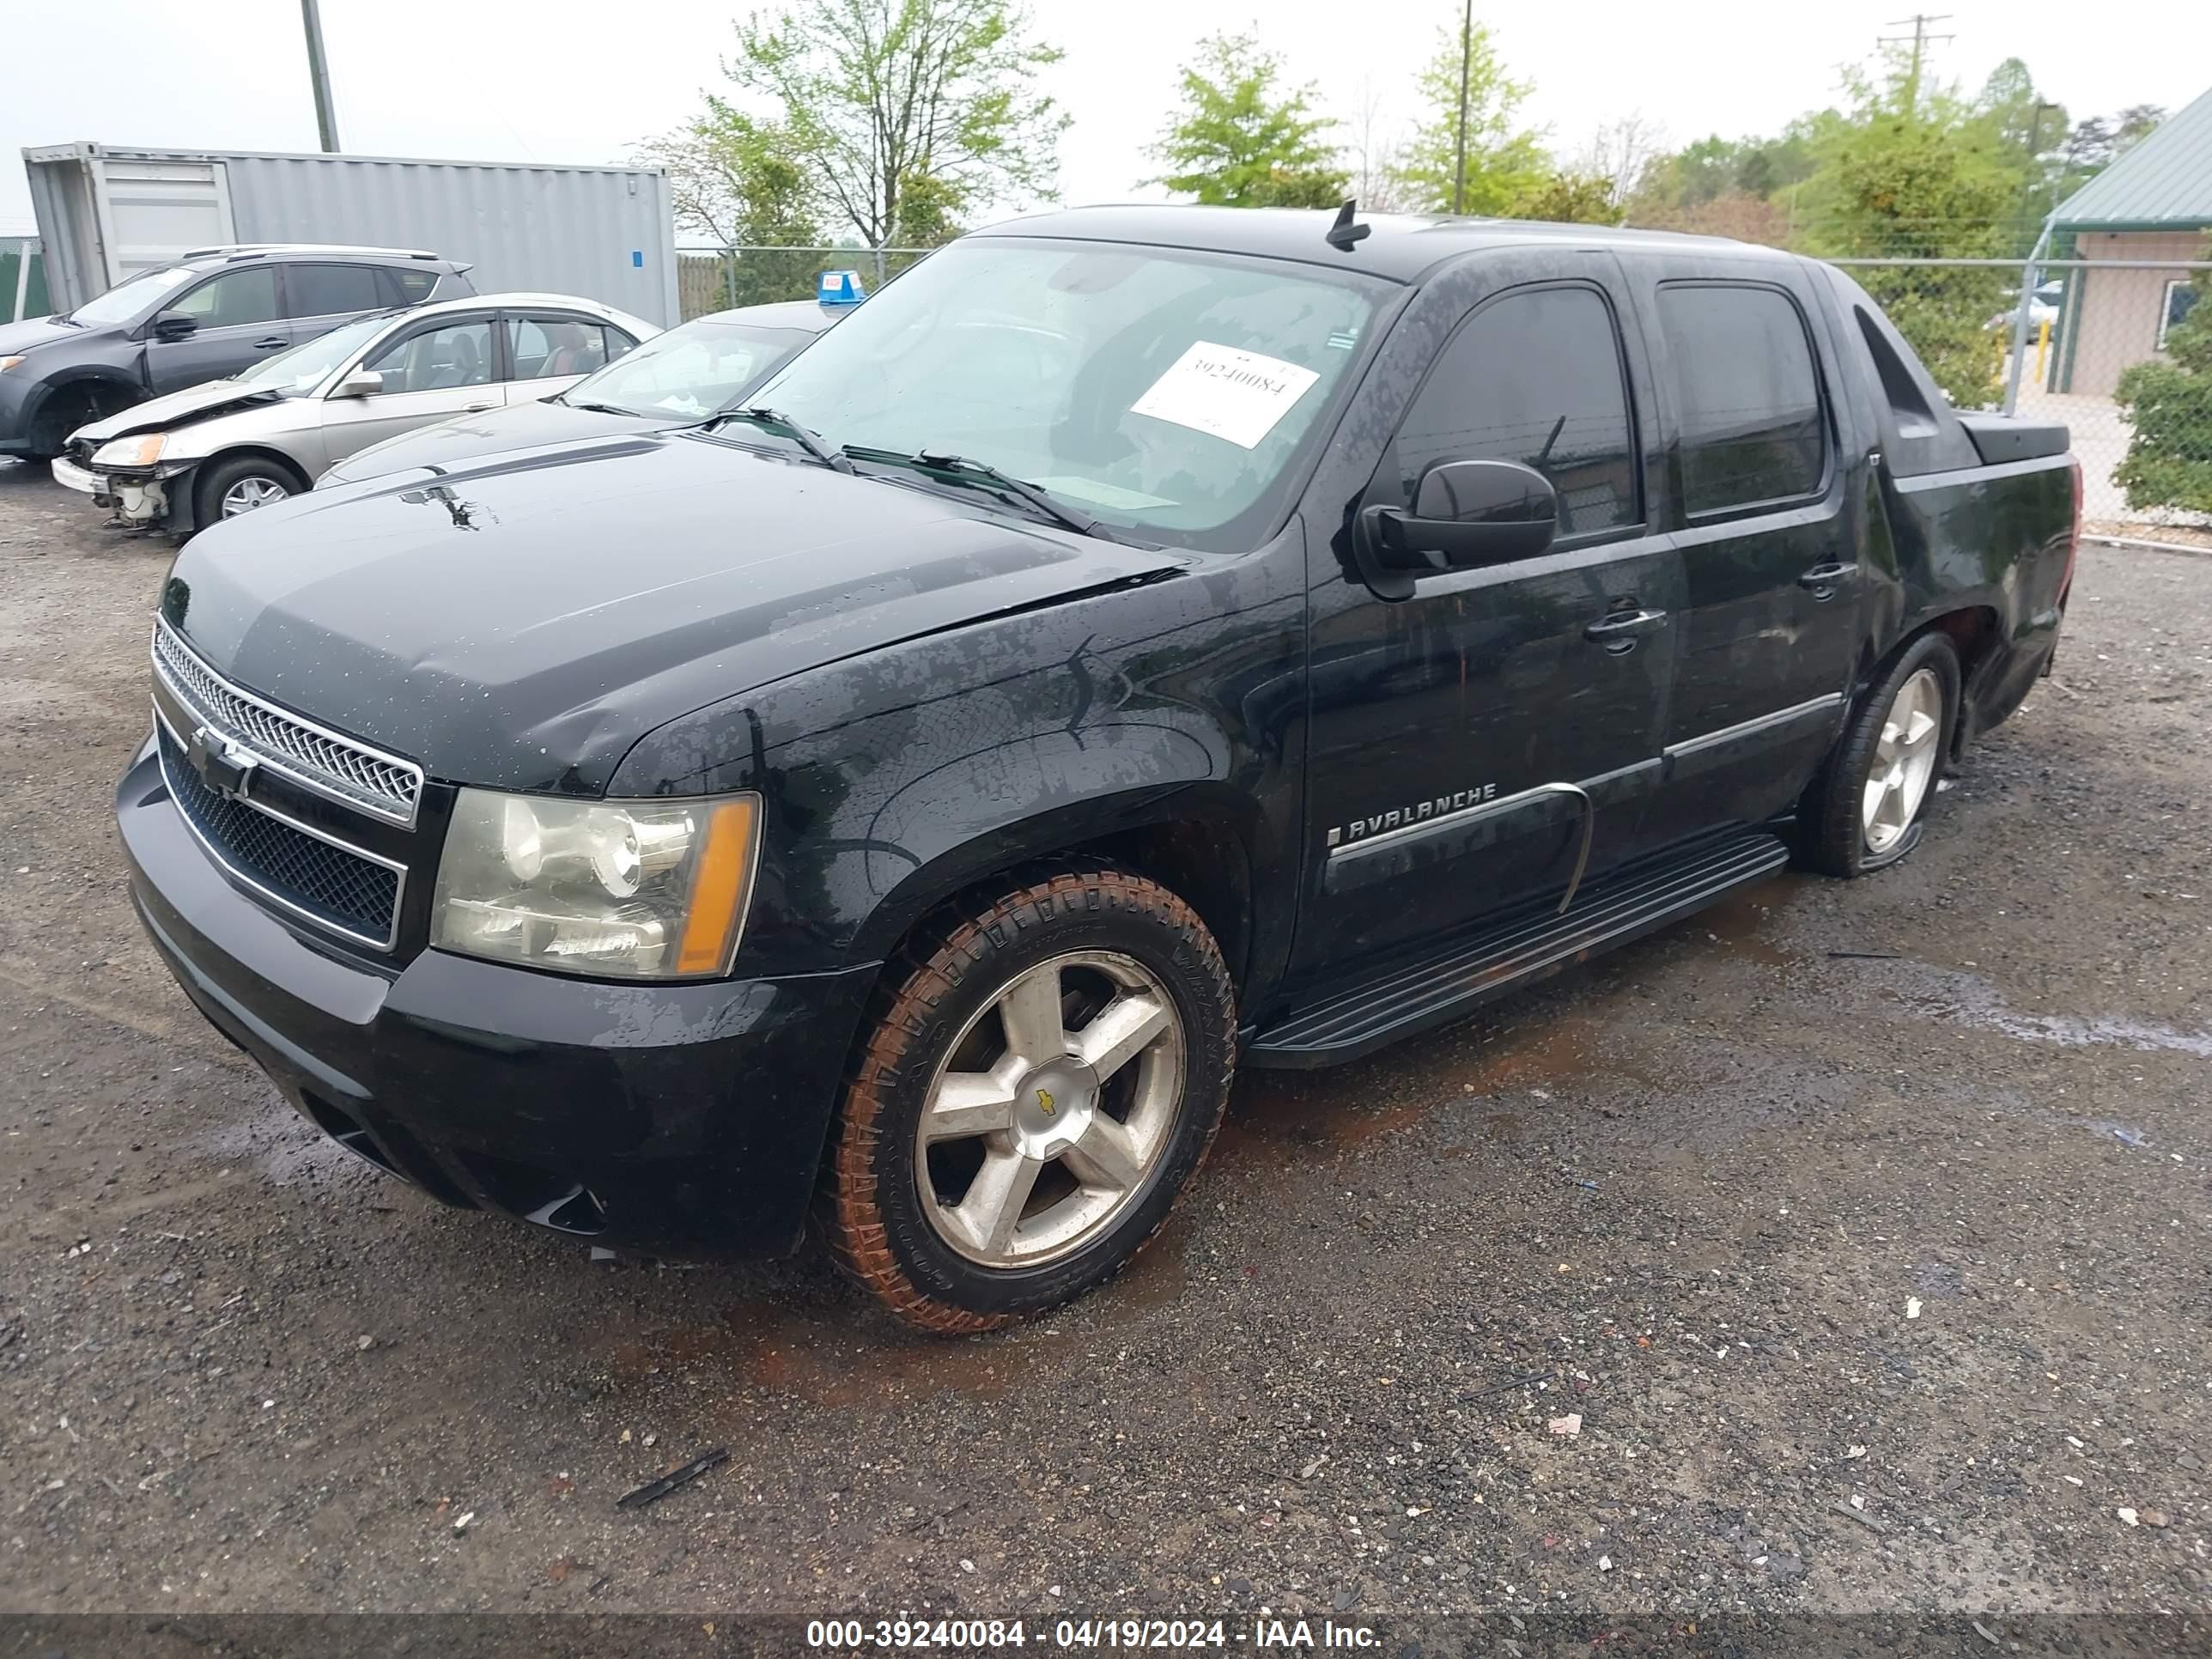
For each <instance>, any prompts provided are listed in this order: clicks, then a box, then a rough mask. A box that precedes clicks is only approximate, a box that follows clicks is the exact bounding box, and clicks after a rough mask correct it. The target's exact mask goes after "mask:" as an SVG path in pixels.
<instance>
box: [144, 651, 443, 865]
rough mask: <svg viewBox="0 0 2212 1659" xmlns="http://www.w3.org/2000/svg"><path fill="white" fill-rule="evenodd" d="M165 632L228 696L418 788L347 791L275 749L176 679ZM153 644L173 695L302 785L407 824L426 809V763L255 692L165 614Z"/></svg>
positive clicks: (158, 673)
mask: <svg viewBox="0 0 2212 1659" xmlns="http://www.w3.org/2000/svg"><path fill="white" fill-rule="evenodd" d="M164 638H166V639H167V641H168V645H169V648H170V649H172V650H174V651H177V652H179V653H181V654H183V655H184V656H185V657H186V658H188V659H190V660H191V664H192V665H193V666H194V667H195V668H196V669H197V670H198V671H199V672H201V673H203V674H204V675H206V676H207V677H208V678H209V679H210V680H212V681H214V682H215V684H216V685H218V686H220V687H221V688H222V690H224V691H225V692H226V693H228V695H229V696H234V697H235V698H237V699H238V700H239V701H240V702H243V703H246V704H247V705H249V706H250V707H252V708H258V709H259V710H260V711H261V712H262V713H263V714H266V715H268V716H269V717H270V719H271V720H276V721H278V722H280V723H282V724H283V725H286V726H295V727H297V728H298V729H299V730H301V731H302V732H308V733H311V734H312V735H313V736H314V737H317V738H321V739H322V740H323V741H324V742H325V743H329V744H336V745H337V747H338V748H341V749H344V750H350V751H351V752H352V753H354V754H356V755H360V756H362V757H365V758H367V759H369V760H372V761H375V762H377V763H380V765H384V766H388V767H390V768H392V769H393V770H394V771H397V772H399V773H401V774H403V775H405V776H406V777H408V778H410V779H411V780H412V781H413V784H414V793H413V794H412V796H411V797H410V799H407V800H406V801H404V803H403V802H401V801H399V800H398V799H392V798H390V797H380V796H378V795H376V794H375V793H373V792H371V791H369V790H367V789H363V790H360V791H358V792H355V791H349V790H347V789H345V788H343V787H340V786H338V785H337V784H334V783H332V782H331V781H330V780H329V778H328V777H327V776H322V777H319V776H317V775H315V774H314V773H313V772H310V771H307V770H305V769H303V765H302V763H301V758H300V757H298V756H296V755H288V754H286V753H284V752H283V751H282V750H276V751H272V750H271V749H270V745H269V744H266V743H264V742H260V741H258V740H257V739H256V738H254V737H253V736H252V733H250V732H241V731H240V730H239V729H238V727H237V724H236V722H234V721H232V720H226V719H224V718H223V717H222V715H221V714H217V713H216V712H215V711H214V710H211V709H210V708H206V707H204V699H202V698H200V697H197V696H193V695H192V694H191V692H189V691H187V690H185V688H184V687H183V686H181V685H179V684H178V683H177V679H176V677H175V676H174V675H173V674H172V673H171V672H170V671H169V670H168V668H167V665H165V664H164V663H163V662H162V660H161V650H162V644H161V641H163V639H164ZM149 652H150V653H151V656H152V659H153V665H154V674H155V678H157V679H159V680H160V681H161V684H163V685H164V686H166V687H167V688H168V690H169V693H170V695H171V696H173V697H175V698H176V699H177V701H178V702H181V703H182V704H184V706H185V708H189V709H191V711H192V712H193V714H196V715H197V716H198V717H199V718H200V719H201V720H204V722H205V723H206V724H208V725H210V726H214V727H215V728H216V730H217V731H219V732H222V734H223V736H225V737H226V738H231V739H232V740H233V741H234V742H236V743H238V744H240V745H241V746H243V747H245V748H246V749H249V750H252V752H253V756H254V758H255V759H256V760H258V761H261V762H264V763H266V764H267V765H268V766H269V767H270V769H273V770H275V771H278V772H282V773H283V775H285V776H286V777H288V778H289V779H291V780H292V781H294V782H295V783H296V784H298V785H299V786H300V787H301V788H303V789H307V790H310V791H312V792H313V793H315V794H318V795H320V796H322V797H323V798H324V799H327V800H333V801H336V802H337V804H338V805H341V806H350V807H352V808H354V809H355V810H356V811H362V812H368V813H370V814H372V815H374V817H380V818H386V819H388V820H389V821H391V822H392V823H398V824H401V825H404V826H405V827H406V828H409V829H412V828H413V827H414V825H415V820H416V816H417V815H418V813H419V812H420V811H421V810H422V787H423V782H424V778H423V772H422V768H421V767H420V766H417V765H416V763H414V762H413V761H410V760H408V759H406V758H405V757H403V756H399V755H394V754H391V753H389V752H387V751H386V750H381V749H378V748H376V747H374V745H373V744H366V743H363V742H362V740H361V739H360V738H350V737H348V736H346V735H345V734H344V733H343V732H333V731H331V729H330V728H329V727H328V726H321V725H318V724H317V723H316V722H315V721H313V720H309V719H307V717H306V716H305V715H302V714H294V713H293V712H292V711H291V710H290V709H289V708H280V707H279V706H278V705H276V703H273V702H270V701H269V700H268V699H267V698H266V697H263V696H257V695H256V694H255V693H253V692H251V691H248V690H246V689H245V688H244V687H243V686H240V685H237V684H234V683H233V682H232V681H230V680H228V679H227V678H224V677H223V676H222V675H221V674H218V673H217V672H216V671H215V670H214V669H212V668H210V666H208V664H207V661H206V659H204V658H203V657H202V656H201V655H200V654H199V653H198V652H197V651H195V650H193V649H192V648H191V647H190V646H189V645H187V644H185V640H184V636H183V635H180V634H179V633H178V632H177V630H176V629H173V628H172V627H170V626H169V623H168V622H167V620H166V619H164V618H158V617H157V618H156V619H155V624H154V639H153V641H152V642H151V644H150V645H149ZM171 730H172V731H173V730H174V728H173V727H172V728H171Z"/></svg>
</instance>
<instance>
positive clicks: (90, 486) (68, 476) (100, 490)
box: [54, 456, 113, 507]
mask: <svg viewBox="0 0 2212 1659" xmlns="http://www.w3.org/2000/svg"><path fill="white" fill-rule="evenodd" d="M54 482H55V483H58V484H59V485H60V486H61V487H62V488H63V489H74V490H76V492H77V494H78V495H89V496H91V497H92V499H93V501H94V503H95V504H96V505H98V506H100V507H105V506H106V505H107V504H108V502H109V501H111V500H112V499H113V498H112V496H110V495H108V493H107V480H106V479H105V478H103V477H100V474H98V473H97V472H88V471H86V470H85V469H84V468H82V467H81V466H79V465H77V464H76V462H75V461H72V460H70V459H69V458H68V457H67V456H64V457H62V458H61V459H58V460H56V461H55V463H54Z"/></svg>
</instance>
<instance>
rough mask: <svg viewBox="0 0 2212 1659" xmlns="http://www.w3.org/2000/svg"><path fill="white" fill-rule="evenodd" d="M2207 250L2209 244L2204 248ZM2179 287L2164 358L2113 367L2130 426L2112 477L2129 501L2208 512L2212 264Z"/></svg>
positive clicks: (2210, 251) (2211, 509)
mask: <svg viewBox="0 0 2212 1659" xmlns="http://www.w3.org/2000/svg"><path fill="white" fill-rule="evenodd" d="M2201 257H2203V258H2212V244H2208V245H2207V246H2206V248H2205V252H2204V253H2203V256H2201ZM2184 292H2185V293H2187V294H2189V295H2192V296H2193V297H2192V299H2191V301H2190V303H2189V313H2188V315H2186V316H2185V317H2184V318H2183V319H2181V320H2180V321H2179V322H2178V323H2176V324H2174V325H2173V326H2172V327H2171V328H2169V329H2167V330H2166V358H2167V361H2166V362H2159V361H2158V360H2157V359H2155V358H2153V359H2151V360H2150V361H2148V362H2140V363H2136V364H2134V365H2133V366H2132V367H2130V368H2128V369H2127V370H2125V371H2124V373H2123V374H2121V375H2120V385H2119V391H2118V399H2117V400H2118V404H2119V405H2120V408H2121V410H2123V411H2124V413H2125V414H2126V416H2127V417H2128V422H2129V424H2130V427H2131V428H2133V430H2132V431H2131V432H2130V435H2129V437H2128V453H2127V459H2124V460H2123V461H2122V462H2121V463H2120V465H2118V467H2117V468H2115V469H2114V470H2113V472H2112V477H2113V478H2114V479H2115V480H2117V481H2118V483H2119V485H2120V487H2121V488H2122V489H2124V490H2125V491H2126V492H2127V497H2128V505H2129V506H2130V507H2139V508H2140V507H2179V508H2182V509H2183V510H2185V511H2186V512H2191V513H2212V271H2203V270H2200V271H2198V272H2197V274H2196V275H2195V276H2192V277H2191V279H2190V283H2189V287H2188V288H2187V289H2185V290H2184Z"/></svg>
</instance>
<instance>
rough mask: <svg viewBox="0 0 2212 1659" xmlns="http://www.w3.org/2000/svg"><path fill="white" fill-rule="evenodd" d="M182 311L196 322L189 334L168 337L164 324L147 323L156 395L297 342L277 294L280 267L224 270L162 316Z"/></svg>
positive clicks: (218, 376) (149, 375) (149, 371)
mask: <svg viewBox="0 0 2212 1659" xmlns="http://www.w3.org/2000/svg"><path fill="white" fill-rule="evenodd" d="M171 312H178V313H182V314H183V315H185V316H186V317H189V318H191V319H192V321H193V324H194V325H195V326H194V327H193V329H192V331H191V333H189V334H185V335H183V336H181V337H178V338H174V339H165V338H163V337H161V334H160V333H159V332H158V331H157V330H158V325H157V324H156V323H155V321H154V320H152V319H149V320H148V321H147V324H146V382H147V384H148V385H149V386H152V387H153V389H154V395H155V397H160V396H161V394H162V393H164V392H181V391H182V390H184V388H185V387H186V386H198V385H200V384H201V383H203V382H204V381H207V380H222V378H224V377H225V376H226V375H230V374H237V373H239V372H240V370H241V369H247V368H252V367H253V365H254V364H256V363H258V362H261V361H262V360H263V359H264V358H266V357H273V356H276V354H277V353H278V352H280V351H282V350H283V349H285V348H286V347H287V346H289V345H290V344H291V343H292V341H293V331H292V325H291V324H290V323H289V322H287V321H286V320H285V319H284V314H283V307H281V306H280V305H279V304H278V303H277V299H276V267H275V266H274V265H268V264H252V265H241V266H240V267H239V268H238V269H236V270H225V271H219V272H217V273H216V275H215V276H210V277H209V278H208V279H207V281H205V282H204V283H200V284H199V285H198V286H197V287H196V288H191V289H186V290H185V292H184V293H182V294H180V295H178V296H177V297H176V298H175V299H174V300H172V301H170V302H169V303H168V304H167V305H166V306H164V307H161V315H164V316H166V315H167V314H168V313H171Z"/></svg>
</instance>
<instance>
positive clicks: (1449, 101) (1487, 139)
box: [1398, 23, 1552, 214]
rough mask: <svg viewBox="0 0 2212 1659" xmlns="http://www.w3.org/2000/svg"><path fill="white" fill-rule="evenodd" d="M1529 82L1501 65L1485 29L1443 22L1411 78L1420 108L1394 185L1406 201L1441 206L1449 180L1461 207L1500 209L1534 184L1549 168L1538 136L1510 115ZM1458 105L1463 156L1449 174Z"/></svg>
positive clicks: (1439, 209) (1447, 202)
mask: <svg viewBox="0 0 2212 1659" xmlns="http://www.w3.org/2000/svg"><path fill="white" fill-rule="evenodd" d="M1462 87H1464V88H1465V90H1464V95H1462ZM1532 90H1533V88H1532V86H1531V84H1530V83H1529V82H1526V81H1516V80H1515V79H1513V78H1512V77H1511V76H1510V75H1508V74H1507V73H1506V72H1505V64H1504V61H1503V60H1502V59H1501V58H1499V57H1498V48H1497V46H1496V45H1495V44H1494V43H1493V42H1492V40H1491V38H1490V31H1489V30H1488V29H1486V28H1485V27H1483V26H1482V25H1481V24H1480V23H1477V24H1475V25H1474V27H1473V28H1472V29H1469V30H1468V31H1466V32H1465V33H1462V31H1461V30H1460V29H1458V28H1455V27H1448V28H1446V29H1444V30H1443V31H1442V32H1441V38H1440V39H1439V40H1438V42H1437V53H1436V56H1435V57H1434V58H1431V59H1430V60H1429V63H1428V65H1427V67H1426V68H1425V69H1423V70H1422V71H1421V74H1420V78H1419V82H1417V83H1416V97H1417V98H1418V100H1419V106H1420V108H1421V109H1422V110H1424V111H1425V116H1424V118H1422V120H1421V121H1420V123H1419V125H1418V126H1417V127H1416V128H1415V129H1414V131H1413V137H1412V138H1411V139H1410V140H1409V141H1408V142H1407V146H1406V151H1405V155H1403V157H1402V158H1401V160H1400V162H1399V167H1398V183H1399V185H1400V193H1401V195H1402V196H1403V197H1404V198H1405V200H1406V203H1407V205H1408V206H1409V207H1411V208H1413V209H1414V210H1417V211H1422V212H1428V213H1449V212H1451V211H1452V210H1453V204H1454V196H1455V191H1454V185H1455V182H1456V183H1459V184H1461V185H1463V189H1462V190H1461V191H1459V192H1457V193H1458V195H1459V197H1460V198H1461V207H1460V210H1461V211H1462V212H1467V213H1487V214H1500V213H1504V212H1505V211H1506V210H1509V209H1510V208H1511V207H1512V205H1513V204H1515V203H1516V202H1517V201H1519V200H1521V199H1522V197H1524V196H1526V195H1528V193H1529V192H1530V191H1535V190H1540V189H1541V188H1542V187H1543V185H1544V183H1545V181H1546V179H1547V178H1548V177H1549V176H1550V173H1551V171H1552V169H1551V164H1550V161H1549V158H1547V156H1546V155H1545V154H1544V145H1543V140H1542V137H1541V134H1539V133H1538V132H1536V131H1534V130H1533V129H1531V128H1528V127H1524V126H1522V125H1520V123H1519V119H1518V117H1519V112H1520V108H1521V106H1522V103H1523V102H1524V101H1525V100H1527V98H1528V94H1529V93H1530V92H1531V91H1532ZM1462 110H1463V111H1464V112H1465V117H1466V127H1467V158H1466V161H1465V164H1464V167H1463V168H1462V170H1461V171H1459V172H1458V173H1456V174H1455V171H1454V161H1455V159H1456V157H1457V155H1458V146H1459V135H1460V124H1461V116H1462Z"/></svg>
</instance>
